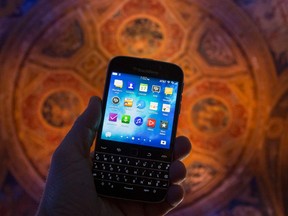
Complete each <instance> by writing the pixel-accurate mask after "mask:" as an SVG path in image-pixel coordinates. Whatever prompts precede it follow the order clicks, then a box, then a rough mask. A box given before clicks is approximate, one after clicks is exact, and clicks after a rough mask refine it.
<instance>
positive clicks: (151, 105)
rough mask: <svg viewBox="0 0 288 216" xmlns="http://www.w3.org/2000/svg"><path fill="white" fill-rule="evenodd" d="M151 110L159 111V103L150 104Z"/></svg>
mask: <svg viewBox="0 0 288 216" xmlns="http://www.w3.org/2000/svg"><path fill="white" fill-rule="evenodd" d="M150 110H155V111H156V110H158V103H157V102H150Z"/></svg>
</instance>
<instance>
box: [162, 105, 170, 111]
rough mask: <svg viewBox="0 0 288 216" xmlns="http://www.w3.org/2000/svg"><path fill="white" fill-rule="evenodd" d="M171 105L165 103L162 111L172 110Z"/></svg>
mask: <svg viewBox="0 0 288 216" xmlns="http://www.w3.org/2000/svg"><path fill="white" fill-rule="evenodd" d="M170 109H171V105H170V104H163V105H162V112H170Z"/></svg>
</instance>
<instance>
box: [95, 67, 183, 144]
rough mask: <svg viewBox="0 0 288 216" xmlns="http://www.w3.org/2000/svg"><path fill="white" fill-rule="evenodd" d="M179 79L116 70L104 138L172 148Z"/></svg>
mask: <svg viewBox="0 0 288 216" xmlns="http://www.w3.org/2000/svg"><path fill="white" fill-rule="evenodd" d="M178 86H179V83H178V82H175V81H171V80H162V79H159V78H151V77H142V76H138V75H132V74H127V73H119V72H113V73H112V75H111V79H110V85H109V91H108V96H107V103H106V110H105V114H104V122H103V129H102V134H101V138H102V139H104V140H112V141H116V142H124V143H128V144H136V145H143V146H151V147H157V148H165V149H169V147H170V144H171V141H170V139H171V135H172V126H173V121H174V113H175V107H176V99H177V92H178Z"/></svg>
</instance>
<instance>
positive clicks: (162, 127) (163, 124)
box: [160, 120, 168, 130]
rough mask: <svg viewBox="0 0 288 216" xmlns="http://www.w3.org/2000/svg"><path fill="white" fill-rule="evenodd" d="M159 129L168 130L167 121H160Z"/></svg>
mask: <svg viewBox="0 0 288 216" xmlns="http://www.w3.org/2000/svg"><path fill="white" fill-rule="evenodd" d="M160 128H161V129H165V130H166V129H168V121H163V120H162V121H160Z"/></svg>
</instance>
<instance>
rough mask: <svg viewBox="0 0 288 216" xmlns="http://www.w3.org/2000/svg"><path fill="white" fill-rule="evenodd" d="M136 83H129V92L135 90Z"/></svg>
mask: <svg viewBox="0 0 288 216" xmlns="http://www.w3.org/2000/svg"><path fill="white" fill-rule="evenodd" d="M134 85H135V84H134V83H133V82H128V83H127V90H134Z"/></svg>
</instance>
